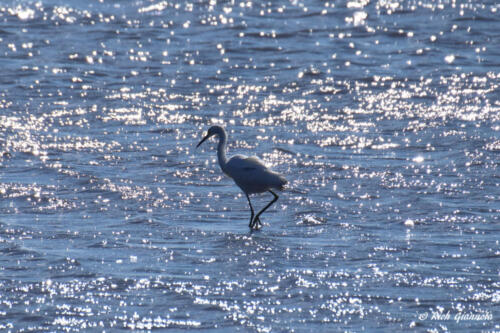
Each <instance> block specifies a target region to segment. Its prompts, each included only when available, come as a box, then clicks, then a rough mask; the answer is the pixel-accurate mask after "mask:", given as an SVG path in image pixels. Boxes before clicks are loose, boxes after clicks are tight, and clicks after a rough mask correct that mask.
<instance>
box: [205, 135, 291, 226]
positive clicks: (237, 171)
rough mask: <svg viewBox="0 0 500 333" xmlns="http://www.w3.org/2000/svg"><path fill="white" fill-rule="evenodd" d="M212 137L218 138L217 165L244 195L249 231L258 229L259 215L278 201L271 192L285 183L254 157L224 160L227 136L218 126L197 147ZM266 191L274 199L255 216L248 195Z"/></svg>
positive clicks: (284, 180)
mask: <svg viewBox="0 0 500 333" xmlns="http://www.w3.org/2000/svg"><path fill="white" fill-rule="evenodd" d="M214 135H217V136H218V137H219V145H218V147H217V158H218V160H219V165H220V167H221V169H222V171H223V172H224V173H225V174H226V175H228V176H229V177H231V178H232V179H233V180H234V182H235V183H236V185H238V187H239V188H241V190H242V191H243V192H244V193H245V195H246V197H247V199H248V203H249V205H250V212H251V216H250V224H249V225H248V226H249V227H250V228H251V229H258V228H259V225H261V222H260V219H259V217H260V215H261V214H262V213H263V212H264V211H265V210H266V209H268V208H269V207H270V206H271V205H272V204H273V203H274V202H276V200H278V195H277V194H276V193H274V192H273V191H272V190H273V189H275V190H282V189H283V187H284V185H285V184H286V183H287V181H286V179H285V178H284V177H283V176H281V175H280V174H278V173H276V172H274V171H272V170H270V169H268V168H267V167H266V166H265V165H264V163H263V162H262V161H261V160H260V159H259V158H258V157H256V156H251V157H246V156H243V155H235V156H233V157H231V158H230V159H229V160H228V159H227V158H226V143H227V134H226V131H225V130H224V128H222V127H220V126H212V127H210V128H209V129H208V134H207V135H206V136H205V137H204V138H203V139H202V140H201V141H200V143H198V146H200V145H201V144H202V143H203V142H205V140H207V139H208V138H210V137H211V136H214ZM198 146H197V147H198ZM266 191H269V192H270V193H272V194H273V196H274V198H273V200H271V202H270V203H268V204H267V206H266V207H264V208H263V209H262V210H261V211H259V212H258V213H257V214H256V215H255V214H254V210H253V207H252V202H251V201H250V197H249V195H250V194H256V193H263V192H266Z"/></svg>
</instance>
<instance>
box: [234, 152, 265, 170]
mask: <svg viewBox="0 0 500 333" xmlns="http://www.w3.org/2000/svg"><path fill="white" fill-rule="evenodd" d="M228 166H229V167H230V168H233V170H242V171H252V170H265V169H267V167H266V165H265V164H264V163H263V162H262V161H261V160H260V159H259V158H258V157H257V156H251V157H246V156H241V155H236V156H234V157H232V158H231V159H230V160H229V162H228Z"/></svg>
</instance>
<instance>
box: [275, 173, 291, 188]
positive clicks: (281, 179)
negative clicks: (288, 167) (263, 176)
mask: <svg viewBox="0 0 500 333" xmlns="http://www.w3.org/2000/svg"><path fill="white" fill-rule="evenodd" d="M276 175H277V176H278V179H279V185H278V186H277V187H278V188H279V189H280V190H281V191H283V190H284V189H285V185H286V184H287V183H288V180H286V179H285V177H283V176H282V175H280V174H276Z"/></svg>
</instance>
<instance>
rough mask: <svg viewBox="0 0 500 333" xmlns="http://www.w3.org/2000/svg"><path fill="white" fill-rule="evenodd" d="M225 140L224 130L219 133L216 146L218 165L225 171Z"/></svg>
mask: <svg viewBox="0 0 500 333" xmlns="http://www.w3.org/2000/svg"><path fill="white" fill-rule="evenodd" d="M226 142H227V134H226V132H222V133H219V146H218V147H217V158H218V159H219V165H220V167H221V169H222V171H224V172H225V171H226V164H227V158H226Z"/></svg>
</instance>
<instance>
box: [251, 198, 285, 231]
mask: <svg viewBox="0 0 500 333" xmlns="http://www.w3.org/2000/svg"><path fill="white" fill-rule="evenodd" d="M269 192H271V194H272V195H274V198H273V200H271V202H270V203H268V204H267V206H266V207H264V208H262V210H261V211H260V212H258V213H257V215H255V218H254V220H253V221H254V223H253V224H254V225H255V224H256V223H257V222H258V224H257V225H259V224H260V225H261V226H262V223H261V222H260V219H259V217H260V214H262V213H264V212H265V211H266V209H268V208H269V207H271V205H272V204H273V203H275V202H276V200H278V198H279V197H278V195H277V194H276V193H274V192H273V191H271V190H269Z"/></svg>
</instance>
